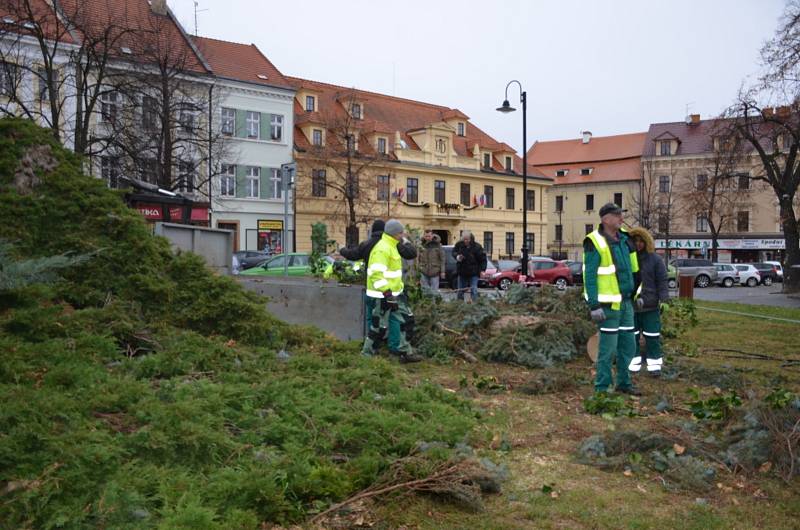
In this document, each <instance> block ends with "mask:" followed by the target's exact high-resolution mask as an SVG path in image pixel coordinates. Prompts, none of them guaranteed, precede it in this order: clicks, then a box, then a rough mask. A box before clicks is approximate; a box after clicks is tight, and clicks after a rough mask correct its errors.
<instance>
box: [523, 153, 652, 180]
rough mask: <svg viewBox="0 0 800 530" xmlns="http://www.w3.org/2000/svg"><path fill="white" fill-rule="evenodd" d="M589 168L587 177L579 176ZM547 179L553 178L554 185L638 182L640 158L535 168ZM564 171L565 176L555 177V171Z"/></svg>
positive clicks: (640, 168)
mask: <svg viewBox="0 0 800 530" xmlns="http://www.w3.org/2000/svg"><path fill="white" fill-rule="evenodd" d="M584 168H591V170H592V172H591V174H589V175H581V169H584ZM536 169H537V170H538V171H541V172H542V173H544V174H545V175H547V176H549V177H553V178H555V182H554V184H556V185H559V184H589V183H593V182H617V181H622V180H639V179H640V178H641V171H642V162H641V159H640V158H638V157H637V158H626V159H623V160H608V161H602V162H583V163H580V164H551V165H545V166H536ZM562 169H565V170H567V174H566V175H565V176H563V177H556V171H558V170H562Z"/></svg>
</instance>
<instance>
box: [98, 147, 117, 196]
mask: <svg viewBox="0 0 800 530" xmlns="http://www.w3.org/2000/svg"><path fill="white" fill-rule="evenodd" d="M119 169H120V168H119V159H118V158H117V157H114V156H107V155H104V156H101V157H100V175H101V176H102V177H103V180H105V182H106V186H108V187H109V188H111V189H117V188H119ZM112 182H115V183H116V186H112Z"/></svg>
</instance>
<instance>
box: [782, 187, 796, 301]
mask: <svg viewBox="0 0 800 530" xmlns="http://www.w3.org/2000/svg"><path fill="white" fill-rule="evenodd" d="M781 220H782V225H783V237H784V239H785V240H786V259H785V260H784V268H783V290H784V292H789V293H797V292H800V244H799V242H798V237H800V230H798V223H797V216H796V215H795V212H794V207H793V205H792V200H791V198H787V199H784V200H783V201H782V203H781Z"/></svg>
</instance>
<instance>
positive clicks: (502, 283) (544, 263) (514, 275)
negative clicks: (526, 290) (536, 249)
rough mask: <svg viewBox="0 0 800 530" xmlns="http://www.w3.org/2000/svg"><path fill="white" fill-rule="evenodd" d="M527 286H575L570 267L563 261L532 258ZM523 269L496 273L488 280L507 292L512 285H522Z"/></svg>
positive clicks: (518, 268) (493, 285)
mask: <svg viewBox="0 0 800 530" xmlns="http://www.w3.org/2000/svg"><path fill="white" fill-rule="evenodd" d="M528 263H529V264H528V277H527V280H526V282H525V283H526V284H527V285H535V284H542V283H551V284H553V285H555V286H556V287H558V288H559V289H563V288H565V287H566V286H567V285H573V281H572V273H571V272H570V269H569V266H568V265H567V264H566V263H564V262H563V261H555V260H552V259H550V258H531V259H530V261H529V262H528ZM520 269H521V267H517V268H516V269H514V270H510V271H502V272H496V273H494V274H493V275H492V277H491V278H487V281H488V283H489V285H491V286H492V287H496V288H498V289H500V290H503V291H505V290H506V289H508V288H509V287H511V284H512V283H520V277H521V276H522V275H521V273H520Z"/></svg>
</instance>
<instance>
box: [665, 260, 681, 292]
mask: <svg viewBox="0 0 800 530" xmlns="http://www.w3.org/2000/svg"><path fill="white" fill-rule="evenodd" d="M667 287H669V288H670V289H677V288H678V269H676V268H675V266H674V265H667Z"/></svg>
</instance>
